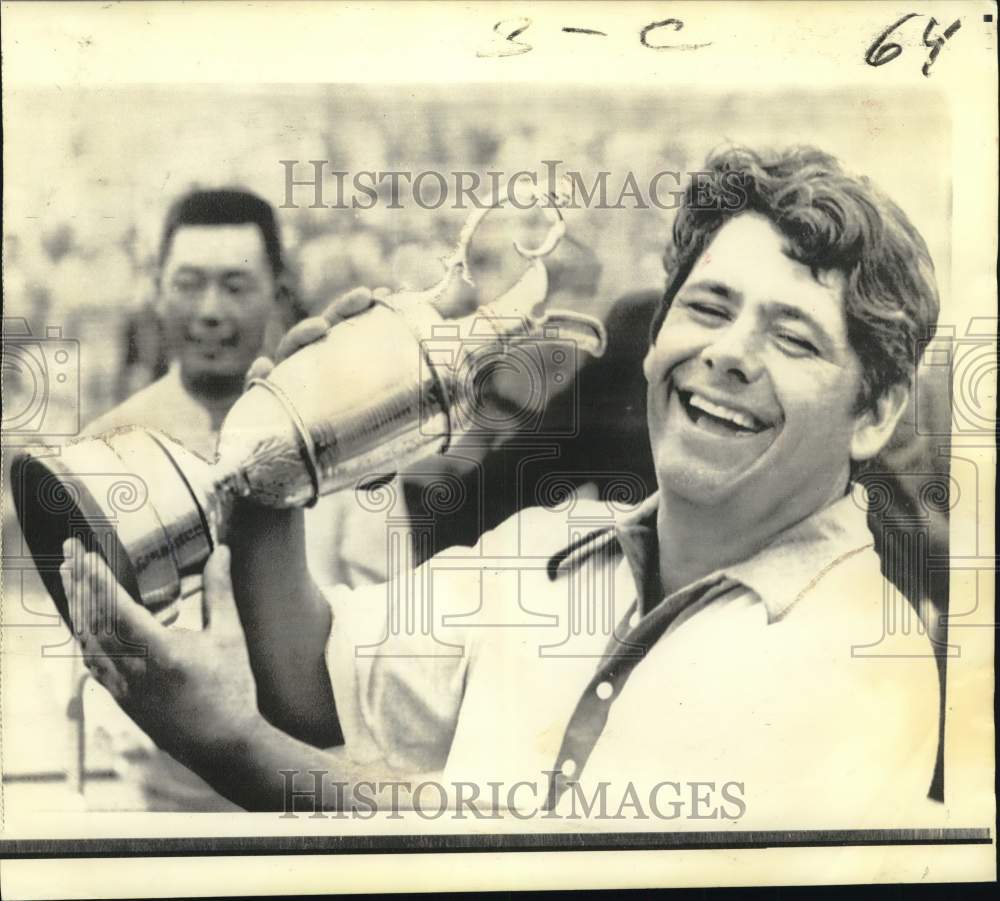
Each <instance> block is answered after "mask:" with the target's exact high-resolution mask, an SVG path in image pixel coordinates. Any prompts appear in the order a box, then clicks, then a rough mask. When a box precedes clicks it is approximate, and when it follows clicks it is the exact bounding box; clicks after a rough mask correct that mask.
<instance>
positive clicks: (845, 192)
mask: <svg viewBox="0 0 1000 901" xmlns="http://www.w3.org/2000/svg"><path fill="white" fill-rule="evenodd" d="M743 212H756V213H760V214H762V215H764V216H766V217H767V218H768V219H770V220H771V222H773V223H774V225H775V226H776V227H777V228H778V229H779V230H780V231H781V232H782V234H784V235H785V237H786V238H787V239H788V246H787V248H786V253H787V254H788V256H789V257H790V258H791V259H793V260H796V261H797V262H800V263H804V264H805V265H807V266H809V267H810V268H811V269H812V271H813V276H814V277H815V276H817V275H820V274H822V273H823V272H826V271H831V270H836V271H840V272H842V273H843V274H844V276H845V279H846V287H845V292H844V293H845V297H844V304H845V309H846V313H847V337H848V340H849V341H850V344H851V347H853V349H854V351H855V353H857V355H858V357H859V359H860V361H861V366H862V372H863V376H862V388H861V394H860V397H859V398H858V410H859V411H860V410H862V409H864V408H866V407H868V406H870V405H872V404H874V402H875V401H876V400H877V399H878V398H879V397H880V396H881V395H882V394H883V393H884V392H885V391H886V389H888V388H889V387H890V386H892V385H894V384H901V383H903V384H906V383H909V382H910V381H911V380H912V378H913V375H914V370H915V368H916V365H917V363H918V362H919V358H920V355H921V353H922V350H923V347H924V339H926V340H930V338H931V337H933V334H934V330H935V328H936V326H937V316H938V293H937V285H936V282H935V279H934V265H933V263H932V262H931V258H930V254H929V252H928V250H927V245H926V244H925V243H924V240H923V238H922V237H921V236H920V234H919V233H918V232H917V230H916V229H915V228H914V227H913V224H912V223H911V222H910V220H909V219H908V218H907V217H906V214H905V213H903V211H902V210H901V209H900V208H899V207H898V206H896V204H895V203H893V202H892V201H891V200H890V199H889V198H888V197H886V196H885V195H884V194H883V193H882V192H881V191H879V190H878V189H877V188H876V187H875V186H874V185H872V184H871V182H869V181H868V179H866V178H858V177H855V176H853V175H850V174H848V173H847V172H845V171H844V169H843V168H842V167H841V164H840V162H839V161H838V160H837V159H836V158H835V157H833V156H830V154H828V153H824V152H822V151H820V150H817V149H815V148H812V147H793V148H789V149H788V150H785V151H781V152H771V153H757V152H755V151H753V150H749V149H747V148H744V147H729V148H725V149H723V150H720V151H718V152H716V153H714V154H712V155H711V156H710V157H709V159H708V161H707V162H706V165H705V171H704V172H700V173H698V174H697V177H696V178H693V179H692V181H691V184H690V185H689V186H688V188H687V190H686V192H685V196H684V204H683V205H682V206H681V208H680V209H679V210H678V213H677V218H676V219H675V220H674V227H673V238H672V241H671V242H670V243H669V244H668V246H667V249H666V252H665V254H664V267H665V268H666V270H667V287H666V292H665V294H664V298H663V303H662V305H661V307H660V309H659V311H658V313H657V315H656V317H655V318H654V320H653V325H652V338H653V339H654V340H655V338H656V334H657V332H658V331H659V328H660V325H661V324H662V322H663V319H664V317H665V316H666V314H667V310H668V309H669V308H670V304H671V303H672V302H673V299H674V296H675V295H676V294H677V291H678V290H679V289H680V287H681V285H683V284H684V281H685V280H686V279H687V277H688V275H689V274H690V272H691V269H692V268H693V267H694V264H695V262H696V261H697V260H698V258H699V257H700V256H701V254H702V253H703V252H704V250H705V249H706V248H707V247H708V245H709V243H710V242H711V240H712V238H713V237H714V236H715V234H716V232H718V230H719V229H720V228H721V227H722V226H723V225H724V224H725V223H726V222H727V221H728V220H730V219H732V218H733V217H734V216H737V215H739V214H740V213H743Z"/></svg>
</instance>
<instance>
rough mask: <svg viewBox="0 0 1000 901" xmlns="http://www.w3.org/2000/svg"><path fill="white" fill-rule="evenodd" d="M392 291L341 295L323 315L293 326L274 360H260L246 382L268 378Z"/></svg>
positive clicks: (380, 290)
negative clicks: (277, 365)
mask: <svg viewBox="0 0 1000 901" xmlns="http://www.w3.org/2000/svg"><path fill="white" fill-rule="evenodd" d="M388 294H389V289H388V288H376V289H375V290H374V291H372V290H371V289H369V288H354V289H353V290H351V291H348V292H347V293H346V294H341V295H340V297H338V298H337V299H336V300H334V301H333V302H332V303H331V304H330V305H329V306H328V307H327V308H326V309H325V310H324V311H323V312H322V313H320V315H319V316H310V317H309V318H308V319H303V320H302V321H301V322H299V323H296V324H295V325H293V326H292V327H291V328H290V329H289V330H288V331H287V332H286V333H285V335H284V337H283V338H282V339H281V341H280V342H279V343H278V347H277V350H276V351H275V353H274V360H271V359H269V358H268V357H258V358H257V359H256V360H254V361H253V363H252V364H251V365H250V368H249V369H248V370H247V374H246V382H247V383H249V382H250V381H251V380H252V379H263V378H267V376H268V374H269V373H270V372H271V370H272V369H274V367H275V364H277V363H280V362H281V361H282V360H284V359H286V358H287V357H290V356H291V355H292V354H293V353H295V351H297V350H301V349H302V348H303V347H305V346H306V345H307V344H312V343H313V341H318V340H319V339H320V338H322V337H323V336H324V335H325V334H326V333H327V332H328V331H330V329H332V328H333V327H334V326H335V325H336V324H337V323H338V322H343V321H344V320H345V319H350V318H351V317H352V316H357V315H358V314H359V313H363V312H364V311H365V310H367V309H368V308H369V307H370V306H371V305H372V304H373V303H374V302H375V301H376V300H378V299H380V298H382V297H386V296H388Z"/></svg>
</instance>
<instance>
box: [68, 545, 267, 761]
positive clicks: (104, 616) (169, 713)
mask: <svg viewBox="0 0 1000 901" xmlns="http://www.w3.org/2000/svg"><path fill="white" fill-rule="evenodd" d="M63 553H64V555H65V561H64V562H63V564H62V566H61V567H60V575H61V577H62V580H63V586H64V588H65V590H66V596H67V597H68V598H69V599H70V610H71V612H72V616H73V625H74V627H75V628H74V631H75V633H76V635H77V637H78V638H79V640H80V643H81V645H82V648H83V655H84V662H85V663H86V665H87V668H88V669H89V670H90V672H91V673H92V674H93V675H94V677H95V678H96V679H97V681H98V682H99V683H100V684H101V685H103V686H104V687H105V688H107V689H108V691H109V692H110V693H111V695H112V697H114V699H115V700H116V701H117V702H118V704H119V705H120V706H121V708H122V709H123V710H124V711H125V712H126V713H127V714H128V715H129V716H130V717H131V718H132V719H133V720H134V721H135V723H136V724H137V725H138V726H139V727H140V728H141V729H142V730H143V731H144V732H146V734H147V735H149V737H150V738H152V739H153V741H155V742H156V744H157V745H158V746H159V747H161V748H163V750H165V751H167V752H168V753H169V754H171V755H172V756H173V757H175V758H176V759H177V760H180V761H181V762H182V763H185V764H187V765H189V766H192V767H193V768H195V769H196V770H203V769H204V767H205V765H206V763H207V762H210V761H212V760H213V759H217V758H218V755H219V754H224V753H226V751H227V750H228V749H229V748H231V747H234V746H238V745H239V744H240V743H242V742H245V741H246V740H247V738H248V736H250V735H251V734H252V733H253V732H254V731H255V730H256V729H257V728H258V727H259V724H260V722H261V720H262V718H261V717H260V715H259V713H258V711H257V689H256V685H255V683H254V678H253V675H252V673H251V670H250V662H249V658H248V656H247V648H246V642H245V639H244V635H243V628H242V626H241V625H240V619H239V616H238V614H237V610H236V604H235V602H234V600H233V593H232V587H231V583H230V574H229V549H228V548H226V547H225V546H221V547H219V548H217V549H216V550H215V552H214V553H213V554H212V556H211V557H210V558H209V560H208V563H207V565H206V567H205V572H204V591H205V616H206V627H205V630H204V631H202V632H192V631H190V630H186V629H167V628H166V627H164V626H162V625H161V624H160V623H158V622H157V621H156V619H155V618H154V617H153V615H152V614H151V613H150V612H149V611H148V610H146V609H145V608H144V607H143V606H142V605H141V604H138V603H136V601H134V600H133V599H132V598H131V597H130V596H129V595H128V593H127V592H126V591H125V589H124V588H122V587H121V585H119V584H118V582H117V581H116V580H115V577H114V575H113V574H112V572H111V570H110V569H109V567H108V565H107V564H106V563H105V562H104V559H103V558H102V557H101V556H100V555H99V554H96V553H87V552H86V551H85V548H84V546H83V544H82V543H81V542H80V541H78V540H77V539H69V540H67V541H66V542H65V544H64V545H63Z"/></svg>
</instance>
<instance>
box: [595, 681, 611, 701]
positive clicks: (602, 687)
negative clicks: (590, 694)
mask: <svg viewBox="0 0 1000 901" xmlns="http://www.w3.org/2000/svg"><path fill="white" fill-rule="evenodd" d="M595 691H596V692H597V697H599V698H600V699H601V700H602V701H606V700H607V699H608V698H610V697H611V696H612V695H613V694H614V693H615V687H614V686H613V685H612V684H611V683H610V682H600V683H598V686H597V688H596V689H595Z"/></svg>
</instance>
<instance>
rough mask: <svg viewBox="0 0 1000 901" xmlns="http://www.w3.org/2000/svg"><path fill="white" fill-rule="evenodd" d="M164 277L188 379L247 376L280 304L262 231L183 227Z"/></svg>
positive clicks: (174, 337)
mask: <svg viewBox="0 0 1000 901" xmlns="http://www.w3.org/2000/svg"><path fill="white" fill-rule="evenodd" d="M160 278H161V281H160V293H161V297H162V301H163V313H164V320H165V324H166V330H167V335H168V339H169V341H170V346H171V349H172V350H173V352H174V353H175V354H176V355H177V357H178V359H179V360H180V363H181V371H182V373H183V375H184V378H185V380H187V381H189V382H193V383H198V382H202V383H209V382H212V381H225V380H228V381H232V380H236V379H242V377H243V374H244V373H245V372H246V370H247V368H248V367H249V366H250V364H251V363H252V362H253V360H254V358H255V357H256V356H257V355H258V353H259V352H260V350H261V347H262V345H263V342H264V332H265V329H266V327H267V322H268V317H269V316H270V315H271V313H272V312H273V309H274V297H275V279H274V274H273V272H272V270H271V266H270V263H269V261H268V258H267V253H266V251H265V248H264V238H263V236H262V235H261V233H260V229H259V228H257V226H256V225H254V224H253V223H246V224H242V225H182V226H181V227H180V228H178V229H177V231H176V232H175V233H174V236H173V241H172V243H171V245H170V251H169V253H168V255H167V258H166V260H164V264H163V271H162V274H161V277H160Z"/></svg>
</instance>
